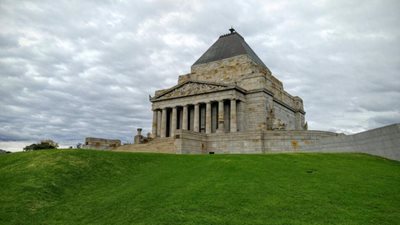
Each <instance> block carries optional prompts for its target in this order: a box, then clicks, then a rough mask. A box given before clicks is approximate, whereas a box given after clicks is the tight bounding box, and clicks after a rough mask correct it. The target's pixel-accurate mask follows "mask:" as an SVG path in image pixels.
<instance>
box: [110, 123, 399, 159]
mask: <svg viewBox="0 0 400 225" xmlns="http://www.w3.org/2000/svg"><path fill="white" fill-rule="evenodd" d="M117 151H134V152H161V153H177V154H207V153H209V152H214V153H216V154H222V153H231V154H235V153H245V154H254V153H271V152H362V153H368V154H372V155H378V156H382V157H385V158H389V159H394V160H400V124H394V125H390V126H386V127H382V128H377V129H374V130H369V131H365V132H362V133H358V134H354V135H344V134H337V133H333V132H327V131H302V130H292V131H265V130H264V131H244V132H234V133H212V134H205V133H197V132H193V131H187V130H177V132H176V134H175V136H174V137H171V138H156V139H155V140H153V141H151V142H149V143H148V144H138V145H123V146H121V147H118V148H117Z"/></svg>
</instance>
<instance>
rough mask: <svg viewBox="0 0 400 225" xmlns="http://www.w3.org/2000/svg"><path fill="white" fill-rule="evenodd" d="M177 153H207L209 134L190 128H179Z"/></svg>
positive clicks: (176, 139)
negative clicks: (190, 129)
mask: <svg viewBox="0 0 400 225" xmlns="http://www.w3.org/2000/svg"><path fill="white" fill-rule="evenodd" d="M175 146H176V153H177V154H201V153H207V136H206V135H205V134H204V133H197V132H193V131H189V130H178V131H177V132H176V135H175Z"/></svg>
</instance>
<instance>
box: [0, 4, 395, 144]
mask: <svg viewBox="0 0 400 225" xmlns="http://www.w3.org/2000/svg"><path fill="white" fill-rule="evenodd" d="M399 12H400V1H398V0H393V1H390V0H376V1H374V0H369V1H365V0H360V1H352V0H343V1H337V0H335V1H333V0H332V1H249V0H247V1H232V0H226V1H216V0H213V1H174V0H169V1H14V0H11V1H4V0H0V27H1V28H0V140H1V141H11V140H13V141H27V140H28V141H30V140H40V139H44V138H50V139H54V140H55V141H57V142H59V143H75V144H76V143H78V142H83V141H84V138H85V137H86V136H95V137H104V138H117V139H121V140H122V141H123V142H132V136H133V135H134V133H136V128H138V127H142V128H144V130H145V132H149V131H150V127H151V118H152V113H151V105H150V102H149V95H150V94H151V95H153V94H154V91H155V90H157V89H162V88H168V87H171V86H173V85H175V84H176V83H177V79H178V75H180V74H185V73H188V72H190V66H191V65H192V64H193V63H194V62H195V61H196V60H197V59H198V58H199V57H200V56H201V54H202V53H203V52H205V51H206V50H207V48H208V47H210V46H211V44H212V43H214V42H215V41H216V39H217V38H218V37H219V35H221V34H225V33H228V29H229V28H230V26H231V25H232V26H233V27H234V28H235V29H236V30H237V31H238V32H239V33H240V34H241V35H242V36H243V37H244V38H245V40H246V41H247V43H248V44H249V45H250V46H251V47H252V49H253V50H254V51H255V52H256V53H257V54H258V56H259V57H260V58H261V59H262V60H263V61H264V63H265V64H266V65H267V66H268V67H269V69H270V70H271V71H272V73H273V74H274V75H275V76H276V77H277V78H278V79H280V80H281V81H282V82H283V84H284V88H285V89H286V90H287V91H288V92H289V93H290V94H292V95H298V96H300V97H301V98H302V99H303V101H304V106H305V111H306V112H307V114H306V120H307V121H308V124H309V129H312V130H329V131H337V132H345V133H355V132H360V131H364V130H367V129H371V128H376V127H380V126H384V125H389V124H392V123H398V122H400V74H399V71H400V22H399V21H400V13H399Z"/></svg>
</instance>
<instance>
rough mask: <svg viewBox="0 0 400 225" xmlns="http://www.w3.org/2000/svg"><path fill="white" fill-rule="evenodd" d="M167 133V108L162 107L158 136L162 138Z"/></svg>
mask: <svg viewBox="0 0 400 225" xmlns="http://www.w3.org/2000/svg"><path fill="white" fill-rule="evenodd" d="M166 134H167V108H163V109H162V113H161V134H160V137H162V138H164V137H166Z"/></svg>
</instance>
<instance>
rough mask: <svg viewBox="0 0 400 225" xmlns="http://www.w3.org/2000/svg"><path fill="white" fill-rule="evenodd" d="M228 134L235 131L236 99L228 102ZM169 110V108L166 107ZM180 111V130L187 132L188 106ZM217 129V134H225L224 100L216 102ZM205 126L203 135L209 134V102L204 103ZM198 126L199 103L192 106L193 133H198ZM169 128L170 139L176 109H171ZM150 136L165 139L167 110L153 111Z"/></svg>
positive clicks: (175, 119) (175, 124) (173, 128)
mask: <svg viewBox="0 0 400 225" xmlns="http://www.w3.org/2000/svg"><path fill="white" fill-rule="evenodd" d="M230 106H231V109H230V124H229V125H230V132H236V131H237V115H236V114H237V112H236V111H237V110H236V108H237V107H236V99H231V100H230ZM168 108H171V107H168ZM182 108H183V110H182V124H181V126H180V127H181V129H183V130H187V128H188V123H189V121H188V113H189V110H188V105H184V106H183V107H182ZM217 117H218V129H217V130H216V132H217V133H223V132H225V128H224V100H221V101H218V114H217ZM205 120H206V125H205V133H206V134H210V133H211V102H207V103H206V118H205ZM199 124H200V107H199V103H196V104H194V118H193V131H194V132H200V129H199ZM169 125H170V127H171V128H172V129H171V131H170V135H169V136H171V137H173V136H175V131H176V127H177V107H172V115H171V121H170V124H169ZM152 135H153V137H157V136H159V137H166V136H167V108H163V109H162V110H153V124H152Z"/></svg>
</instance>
